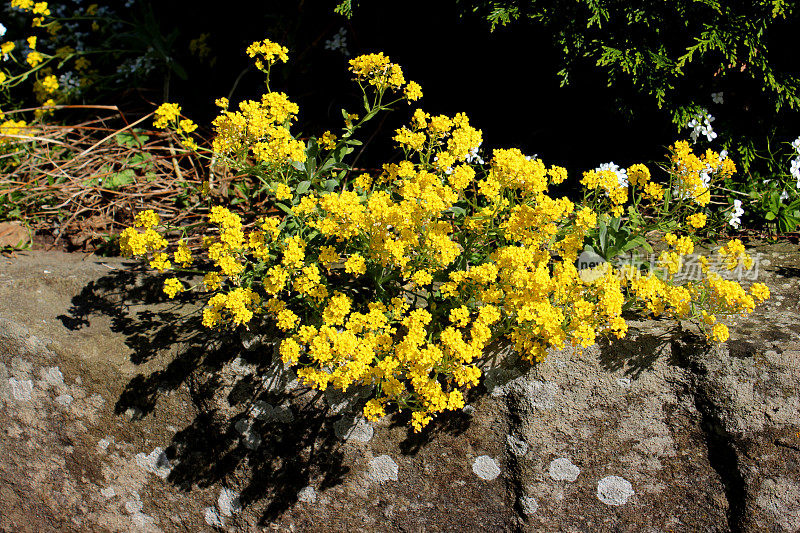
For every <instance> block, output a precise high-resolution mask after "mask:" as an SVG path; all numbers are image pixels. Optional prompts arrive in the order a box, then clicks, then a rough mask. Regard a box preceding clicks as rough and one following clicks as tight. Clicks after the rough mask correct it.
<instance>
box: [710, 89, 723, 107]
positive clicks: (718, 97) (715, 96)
mask: <svg viewBox="0 0 800 533" xmlns="http://www.w3.org/2000/svg"><path fill="white" fill-rule="evenodd" d="M711 101H712V102H714V103H715V104H724V103H725V100H724V99H723V98H722V91H720V92H718V93H711Z"/></svg>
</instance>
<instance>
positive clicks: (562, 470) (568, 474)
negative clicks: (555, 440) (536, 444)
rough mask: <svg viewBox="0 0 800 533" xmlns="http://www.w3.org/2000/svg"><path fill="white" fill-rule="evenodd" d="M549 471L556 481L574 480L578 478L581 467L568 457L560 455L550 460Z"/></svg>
mask: <svg viewBox="0 0 800 533" xmlns="http://www.w3.org/2000/svg"><path fill="white" fill-rule="evenodd" d="M548 472H549V474H550V477H551V478H553V479H554V480H556V481H569V482H573V481H575V480H576V479H578V474H580V473H581V469H580V468H578V467H577V466H575V465H574V464H572V461H570V460H569V459H567V458H566V457H559V458H558V459H553V460H552V461H551V462H550V468H549V470H548Z"/></svg>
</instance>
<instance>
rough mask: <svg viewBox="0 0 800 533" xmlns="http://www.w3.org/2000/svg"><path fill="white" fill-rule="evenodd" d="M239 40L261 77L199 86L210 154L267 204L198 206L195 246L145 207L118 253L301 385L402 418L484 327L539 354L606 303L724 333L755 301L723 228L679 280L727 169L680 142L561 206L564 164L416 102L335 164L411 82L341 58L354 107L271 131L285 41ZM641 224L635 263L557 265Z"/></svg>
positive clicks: (605, 247)
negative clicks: (371, 153)
mask: <svg viewBox="0 0 800 533" xmlns="http://www.w3.org/2000/svg"><path fill="white" fill-rule="evenodd" d="M248 53H249V55H250V56H251V57H254V58H256V65H257V66H258V67H259V68H260V69H261V70H262V71H263V72H264V73H265V74H267V87H268V91H267V92H266V93H265V94H264V95H263V96H262V97H261V99H260V100H253V101H251V100H247V101H243V102H241V103H240V104H239V105H238V110H236V111H230V110H227V107H228V102H227V101H225V100H224V99H222V100H219V101H218V105H220V106H221V107H222V108H223V110H222V111H221V113H220V114H219V116H218V117H217V118H216V119H215V120H214V122H213V127H214V129H215V131H216V137H215V139H214V141H213V148H212V152H213V154H212V155H213V157H214V158H215V161H223V162H225V163H226V164H228V165H230V166H231V167H232V168H234V169H237V170H238V171H239V172H240V174H241V173H244V172H246V173H248V174H249V175H250V176H255V177H257V178H258V179H260V180H262V181H263V182H264V184H265V187H266V188H267V190H268V191H270V195H271V198H272V205H273V206H275V207H277V209H276V210H274V211H273V212H279V213H281V214H280V215H279V216H264V217H262V218H260V219H258V221H257V223H256V224H255V225H254V226H253V227H252V228H250V229H245V228H244V227H243V221H242V219H241V217H240V216H239V215H237V214H235V213H233V212H232V211H230V210H229V209H227V208H225V207H221V206H214V207H212V208H211V210H210V214H209V216H208V223H209V225H208V228H207V234H206V235H205V237H204V247H203V249H202V252H201V253H200V254H198V255H201V257H195V256H194V254H193V253H192V252H191V251H190V249H189V247H188V246H187V243H186V241H185V240H179V241H177V242H173V243H170V242H169V241H168V240H167V238H166V236H169V235H174V234H176V232H179V231H181V228H175V227H171V226H170V225H169V222H168V221H162V220H161V219H160V217H159V216H158V215H157V214H156V213H155V212H153V211H149V210H148V211H144V212H141V213H139V214H138V216H137V217H136V220H135V224H134V227H131V228H128V229H126V230H125V231H124V232H123V233H122V235H121V238H120V245H121V249H122V252H123V253H124V254H126V255H128V256H146V257H147V258H149V261H150V265H151V266H152V267H153V268H155V269H157V270H158V271H160V272H165V271H171V272H174V273H175V275H174V276H173V277H169V278H168V279H166V281H165V283H164V292H165V293H166V294H167V295H168V296H169V297H170V298H172V297H174V296H175V295H176V294H178V293H180V292H183V291H199V292H202V291H205V293H206V294H207V295H208V300H207V304H206V306H205V309H204V311H203V324H204V325H205V326H207V327H209V328H217V329H223V328H247V327H248V325H251V324H253V323H254V322H255V321H273V323H274V324H275V326H276V327H277V328H279V329H280V330H281V331H282V332H283V334H284V336H283V339H282V341H281V343H280V354H281V356H282V358H283V361H284V362H286V363H290V364H291V365H293V366H294V367H295V368H296V372H297V375H298V376H299V377H300V378H301V379H302V380H303V381H304V382H305V383H306V384H307V385H309V386H311V387H314V388H317V389H320V390H323V389H325V388H326V387H328V386H333V387H336V388H337V389H341V390H342V391H346V390H347V389H348V388H350V387H354V386H356V385H360V386H367V387H371V388H372V390H373V391H374V393H373V395H372V397H371V398H370V399H369V400H368V401H367V402H366V405H365V406H364V415H365V416H367V417H369V418H372V419H374V418H378V417H381V416H384V415H385V414H386V412H387V410H390V409H398V410H408V411H410V412H411V424H412V425H413V427H414V429H415V430H417V431H419V430H420V429H422V428H423V427H424V426H426V425H427V424H428V423H429V422H430V421H431V419H432V417H434V416H436V415H437V414H438V413H441V412H443V411H446V410H453V409H459V408H461V407H463V405H464V394H463V391H464V390H466V389H468V388H470V387H474V386H476V385H477V384H478V383H479V381H480V378H481V375H482V369H481V368H482V367H481V364H482V362H483V361H484V353H485V349H486V348H487V346H489V345H490V344H491V343H493V342H495V341H498V340H502V339H506V340H507V342H510V343H512V344H513V346H514V348H515V349H516V350H517V351H518V352H519V353H520V354H522V355H523V356H524V357H525V358H527V359H528V360H530V361H531V362H536V361H541V360H542V359H544V357H545V356H546V353H547V349H548V348H550V347H555V348H562V347H563V346H564V345H565V344H566V343H574V344H576V345H581V346H589V345H591V344H592V343H594V342H595V340H596V339H597V337H598V336H600V335H613V336H616V337H622V336H624V335H625V334H626V331H627V325H626V321H625V319H624V318H623V316H622V313H623V310H624V309H634V310H635V309H638V310H641V311H642V312H644V313H651V314H654V315H661V316H667V317H674V318H677V319H690V320H694V321H696V322H697V323H699V325H700V327H701V328H702V329H703V331H705V333H706V335H707V337H708V339H709V340H712V341H717V342H719V341H724V340H725V339H726V338H727V336H728V330H727V328H726V326H725V325H724V324H723V323H722V322H720V321H719V320H720V319H723V318H724V317H725V316H729V315H733V314H738V313H744V312H750V311H752V310H753V309H754V307H755V305H756V303H758V302H760V301H762V300H764V299H765V298H768V297H769V291H768V289H767V287H766V286H764V285H763V284H760V283H755V284H753V285H752V286H751V287H750V289H749V291H745V290H744V289H743V288H742V286H741V285H740V284H739V283H738V282H736V281H730V280H727V279H724V278H723V276H722V275H720V273H718V272H715V271H714V268H712V264H711V262H710V261H712V262H718V261H721V262H722V263H723V264H724V265H726V267H727V268H730V269H734V268H737V267H741V266H742V265H744V266H745V267H748V268H749V267H750V266H751V265H752V259H751V258H750V257H748V256H747V255H746V254H745V251H744V247H743V246H742V243H741V242H739V241H735V240H734V241H731V242H730V243H728V244H726V245H725V246H723V247H722V248H721V249H719V250H718V251H717V252H716V254H717V257H712V258H711V260H709V258H701V259H700V262H701V264H702V271H703V273H702V275H701V276H698V278H699V279H694V280H689V281H687V282H685V283H682V284H681V283H679V282H678V280H677V276H678V274H679V272H680V270H681V268H682V264H683V260H684V257H685V256H687V255H689V254H692V253H693V246H694V242H695V241H696V240H697V239H698V237H697V235H696V230H697V229H698V228H701V227H703V226H705V225H706V223H707V221H708V220H709V218H712V219H713V215H712V214H710V213H709V211H708V207H707V206H708V204H709V201H710V199H711V196H712V192H713V187H714V184H715V182H717V181H719V180H722V179H724V178H725V177H726V176H729V175H730V174H731V173H732V172H734V171H735V166H734V165H733V163H732V162H731V161H730V160H729V159H725V158H721V157H720V155H719V154H716V153H714V152H712V151H708V152H706V153H705V154H703V155H702V156H701V157H698V156H696V155H694V154H693V153H692V150H691V148H690V147H689V145H688V143H685V142H678V143H676V144H675V146H674V147H673V155H672V159H671V162H672V163H671V169H670V172H669V181H667V182H664V183H656V182H655V181H654V180H652V179H651V176H650V172H649V170H648V169H647V167H645V166H644V165H634V166H632V167H631V168H629V169H627V170H623V169H619V168H617V167H616V166H615V165H613V164H607V165H604V166H603V167H601V168H599V169H597V170H594V171H590V172H586V173H585V174H584V177H583V179H582V181H581V183H582V186H583V187H584V188H585V190H586V194H585V200H584V201H583V202H582V203H580V204H575V203H573V202H572V201H571V200H569V199H567V198H553V197H551V196H549V195H548V187H550V185H551V184H557V183H561V182H563V181H564V180H565V179H566V178H567V175H566V174H567V173H566V171H565V169H563V168H560V167H557V166H552V167H549V168H548V167H547V166H546V165H545V164H544V163H543V162H542V161H541V160H539V159H535V158H530V157H526V156H525V155H524V154H523V153H522V152H521V151H520V150H518V149H497V150H494V151H493V154H492V156H491V159H490V160H489V161H488V163H485V162H484V161H483V160H482V159H481V157H480V156H479V155H478V150H479V147H480V145H481V143H482V133H481V131H479V130H477V129H475V128H474V127H473V126H472V125H470V122H469V119H468V118H467V117H466V116H465V115H464V114H458V115H456V116H455V117H447V116H441V115H440V116H431V115H429V114H428V113H426V112H424V111H423V110H421V109H416V110H415V111H414V112H413V114H412V117H411V120H410V122H409V123H408V124H407V125H406V126H404V127H402V128H400V129H399V130H397V132H396V135H395V136H394V140H395V141H396V142H397V144H398V145H399V148H400V150H402V153H403V158H402V160H401V161H400V162H398V163H391V164H385V165H384V166H383V170H382V172H380V173H373V174H367V173H361V174H358V175H355V174H356V173H354V172H352V171H351V170H350V169H349V167H348V166H347V164H346V163H345V162H344V160H345V159H346V157H347V155H348V154H349V153H350V152H352V147H353V146H356V145H359V144H360V143H359V141H357V140H356V139H355V137H354V134H355V133H356V132H357V131H358V129H359V128H360V127H361V126H362V125H363V124H364V123H365V122H366V121H368V120H370V119H371V118H373V117H374V116H375V115H376V114H378V113H380V112H383V111H386V110H388V109H389V108H390V107H391V106H392V105H394V104H397V103H399V102H403V101H405V102H408V103H409V104H411V103H412V102H414V101H416V100H418V99H419V98H420V97H421V89H420V86H419V85H418V84H417V83H415V82H413V81H412V82H406V80H405V78H404V76H403V72H402V70H401V68H400V67H399V66H398V65H396V64H393V63H391V62H390V61H389V59H388V58H387V57H385V56H384V55H383V54H380V53H379V54H370V55H364V56H360V57H357V58H355V59H353V60H352V61H351V62H350V70H351V72H352V73H353V75H354V78H355V81H356V82H357V83H358V85H359V87H360V88H361V90H362V92H363V95H364V100H363V102H364V109H363V112H362V113H361V115H357V114H353V113H348V112H346V111H343V115H344V127H343V129H342V133H341V134H339V135H338V136H336V135H334V134H332V133H330V132H325V133H324V134H323V135H321V136H320V137H319V138H318V139H313V138H312V139H309V140H308V141H307V142H304V141H302V140H300V139H298V138H296V137H295V136H294V135H293V134H292V132H291V123H292V121H293V119H294V118H295V116H296V114H297V113H298V107H297V105H295V104H294V103H292V102H291V101H290V100H289V99H288V97H287V96H286V95H285V94H283V93H280V92H276V91H272V90H269V70H270V68H271V67H272V65H273V64H274V63H275V62H277V61H286V60H287V50H286V48H284V47H282V46H280V45H277V44H275V43H272V42H270V41H263V42H257V43H253V45H251V46H250V47H249V48H248ZM156 114H157V120H156V125H157V126H160V127H168V128H172V129H174V130H175V131H177V132H178V134H179V135H180V136H181V138H182V139H183V140H184V144H185V145H186V146H187V147H189V148H191V149H195V150H200V149H199V148H197V146H196V143H195V142H194V141H193V140H192V138H191V131H192V130H193V129H194V127H195V125H194V124H193V123H192V122H191V121H189V120H188V119H183V118H181V115H180V108H179V107H178V106H177V105H175V104H164V105H162V106H161V107H160V108H159V109H158V110H157V111H156ZM657 231H660V233H658V234H659V235H660V236H661V237H659V239H660V240H661V241H663V242H662V243H661V244H660V245H661V246H662V248H663V251H662V252H661V254H660V255H659V256H658V261H657V263H656V265H655V267H656V268H653V269H652V270H641V269H639V268H634V267H633V266H627V267H623V268H621V269H617V268H613V267H611V266H609V265H610V263H604V264H602V265H600V266H598V267H596V268H594V269H592V270H591V271H588V272H587V271H579V270H578V269H577V267H576V259H577V257H578V254H579V253H580V252H581V251H582V250H583V248H584V246H585V245H586V244H587V243H592V242H594V243H595V244H596V246H597V248H598V249H600V250H602V251H605V253H607V254H609V255H614V254H617V253H623V252H629V251H631V250H632V249H635V248H641V247H645V248H649V246H650V245H649V243H648V241H647V239H646V238H645V237H647V236H648V235H653V234H655V233H657ZM612 234H613V238H612ZM612 241H613V242H612ZM609 243H611V244H609ZM170 251H171V253H170ZM607 259H612V257H608V258H607ZM722 270H723V271H724V270H725V269H724V268H723V269H722ZM198 273H201V274H204V277H203V278H202V281H200V277H199V276H198ZM182 277H183V279H181V278H182Z"/></svg>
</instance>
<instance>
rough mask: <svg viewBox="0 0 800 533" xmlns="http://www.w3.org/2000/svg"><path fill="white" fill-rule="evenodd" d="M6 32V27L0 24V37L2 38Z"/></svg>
mask: <svg viewBox="0 0 800 533" xmlns="http://www.w3.org/2000/svg"><path fill="white" fill-rule="evenodd" d="M6 31H8V30H6V27H5V26H4V25H3V23H2V22H0V37H2V36H3V35H5V34H6Z"/></svg>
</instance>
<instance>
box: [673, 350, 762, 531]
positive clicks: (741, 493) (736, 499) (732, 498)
mask: <svg viewBox="0 0 800 533" xmlns="http://www.w3.org/2000/svg"><path fill="white" fill-rule="evenodd" d="M704 346H706V344H705V342H704V340H703V339H702V338H700V337H696V336H690V335H685V336H683V337H682V338H681V339H680V341H676V342H672V343H671V347H672V352H673V355H674V357H675V360H676V362H677V363H678V364H679V365H680V366H683V367H684V368H687V369H688V370H690V371H691V376H692V389H693V390H692V395H693V397H694V403H695V407H697V410H698V412H699V413H700V416H701V424H700V427H701V429H702V430H703V434H704V435H705V440H706V446H707V447H708V460H709V463H710V464H711V467H712V468H713V469H714V470H715V471H716V472H717V474H718V475H719V477H720V480H721V481H722V484H723V486H724V487H725V498H726V499H727V501H728V527H729V528H730V531H731V532H732V533H738V532H740V531H743V526H744V520H745V512H746V506H747V487H746V484H745V480H744V477H743V476H742V468H741V465H740V459H739V455H738V453H737V442H736V440H735V438H734V436H733V435H732V434H731V433H730V432H729V431H728V430H727V429H726V428H725V424H724V423H723V421H722V419H721V418H720V416H719V406H718V405H716V404H715V403H714V400H713V399H712V391H710V390H709V387H708V384H707V383H706V382H705V379H704V376H705V374H706V373H707V370H706V368H705V366H704V365H703V364H702V361H701V359H702V357H704V356H707V354H708V352H707V350H704V349H703V347H704Z"/></svg>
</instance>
